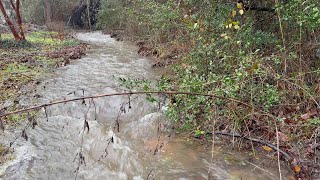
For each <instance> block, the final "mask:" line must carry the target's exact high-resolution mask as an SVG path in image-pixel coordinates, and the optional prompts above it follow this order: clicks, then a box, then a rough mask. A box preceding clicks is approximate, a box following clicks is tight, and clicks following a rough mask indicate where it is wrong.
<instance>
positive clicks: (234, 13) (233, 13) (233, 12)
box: [231, 9, 237, 17]
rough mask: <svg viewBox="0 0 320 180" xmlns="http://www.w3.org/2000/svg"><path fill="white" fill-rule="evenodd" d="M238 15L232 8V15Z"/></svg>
mask: <svg viewBox="0 0 320 180" xmlns="http://www.w3.org/2000/svg"><path fill="white" fill-rule="evenodd" d="M236 15H237V11H235V10H233V9H232V11H231V16H232V17H235V16H236Z"/></svg>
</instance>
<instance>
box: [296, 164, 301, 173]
mask: <svg viewBox="0 0 320 180" xmlns="http://www.w3.org/2000/svg"><path fill="white" fill-rule="evenodd" d="M300 171H301V168H300V166H298V165H296V166H294V172H296V173H299V172H300Z"/></svg>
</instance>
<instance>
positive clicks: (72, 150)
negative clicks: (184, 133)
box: [0, 32, 278, 180]
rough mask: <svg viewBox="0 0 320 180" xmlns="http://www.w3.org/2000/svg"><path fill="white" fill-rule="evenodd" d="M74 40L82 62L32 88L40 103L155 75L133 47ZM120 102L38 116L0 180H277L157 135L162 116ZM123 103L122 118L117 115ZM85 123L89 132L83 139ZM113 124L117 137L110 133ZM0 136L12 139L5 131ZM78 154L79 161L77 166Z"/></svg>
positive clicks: (236, 159)
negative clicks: (84, 48) (83, 52)
mask: <svg viewBox="0 0 320 180" xmlns="http://www.w3.org/2000/svg"><path fill="white" fill-rule="evenodd" d="M77 38H78V39H80V40H82V41H85V42H87V43H90V44H91V47H90V49H89V51H88V53H87V56H86V57H84V58H82V59H80V60H77V61H72V63H71V64H70V65H68V66H66V67H63V68H60V69H58V70H57V71H56V72H55V73H54V74H53V75H52V77H53V78H50V79H48V80H44V81H43V82H42V84H40V85H39V87H38V89H37V93H38V94H39V95H40V96H41V98H40V99H39V101H40V102H42V103H44V102H49V101H51V100H55V99H63V98H72V97H79V96H83V95H94V94H102V93H114V92H123V89H122V88H120V87H119V85H118V83H117V81H116V80H115V78H114V76H115V77H134V78H144V79H154V78H157V77H159V76H160V72H157V71H158V70H155V69H152V68H151V64H152V62H151V60H150V59H146V58H144V57H141V56H139V55H137V54H136V48H135V47H134V46H130V45H128V44H126V43H123V42H117V41H115V40H113V39H111V38H110V37H109V36H107V35H103V34H102V33H100V32H91V33H78V34H77ZM127 100H128V97H120V96H117V97H105V98H99V99H95V100H94V102H92V101H89V100H87V101H86V102H85V104H83V103H81V102H70V103H67V104H62V105H55V106H52V107H48V108H47V111H46V113H47V114H48V119H47V117H46V116H45V115H44V114H45V112H44V111H43V112H42V113H40V114H42V115H39V116H40V117H39V118H38V119H37V121H38V126H36V127H35V128H34V129H30V130H27V135H28V141H25V140H24V139H23V138H19V139H18V140H17V141H16V143H15V144H14V147H15V149H14V152H13V154H12V160H10V161H8V162H6V163H5V164H2V166H1V168H0V173H1V178H2V179H75V178H77V179H164V180H166V179H208V171H209V170H210V173H209V174H210V179H278V178H277V177H278V174H277V168H276V167H274V168H272V167H268V168H267V169H265V166H264V167H263V166H262V163H261V162H259V160H258V161H254V162H253V163H251V162H249V161H247V158H246V156H242V155H241V154H239V153H234V152H232V151H226V150H223V149H219V148H218V149H216V150H215V151H214V152H213V153H211V149H210V148H209V149H206V148H204V146H203V145H200V144H198V143H197V142H192V141H187V140H186V138H183V137H177V136H176V137H171V138H169V133H164V132H163V133H160V132H159V131H158V128H159V127H161V128H160V129H164V128H163V127H164V124H163V123H162V121H161V120H162V119H164V118H163V116H162V114H161V113H160V112H159V111H158V109H157V106H155V105H152V104H150V103H147V102H145V100H144V98H143V97H137V98H136V96H132V97H131V106H132V108H131V109H128V103H127ZM29 103H30V102H29ZM123 103H124V107H125V108H126V113H125V114H124V113H122V114H121V115H120V116H119V110H120V107H121V104H123ZM89 106H90V109H89ZM85 117H86V119H87V120H88V121H89V128H90V131H89V132H87V130H86V131H85V133H83V131H82V129H83V127H84V118H85ZM117 118H119V119H118V120H119V130H120V132H117V130H115V129H114V127H115V121H116V119H117ZM116 129H117V128H116ZM2 138H7V139H12V137H11V135H10V133H7V134H5V135H3V136H2ZM168 139H170V141H169V140H168ZM81 148H82V151H81V154H82V155H83V157H84V162H83V163H82V164H80V166H79V163H78V161H79V152H80V149H81ZM257 163H258V164H257ZM78 167H79V170H78V172H76V169H77V168H78Z"/></svg>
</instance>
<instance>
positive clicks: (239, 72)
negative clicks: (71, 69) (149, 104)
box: [99, 0, 320, 179]
mask: <svg viewBox="0 0 320 180" xmlns="http://www.w3.org/2000/svg"><path fill="white" fill-rule="evenodd" d="M124 9H125V10H124ZM99 16H100V21H99V22H100V23H99V24H100V27H102V28H106V29H121V30H123V31H124V32H125V33H124V34H126V35H128V36H130V37H131V38H134V39H135V40H140V41H141V40H142V41H145V42H146V43H147V44H149V45H150V46H151V47H152V48H153V49H154V50H155V51H156V52H157V54H158V56H157V57H169V56H166V55H167V54H175V55H177V54H178V57H179V61H178V62H177V63H176V64H175V65H174V66H173V70H174V72H175V74H174V76H164V77H163V78H162V79H161V80H160V81H159V82H157V83H154V84H153V85H150V83H147V84H148V85H146V83H145V82H141V84H140V87H144V89H145V90H150V89H157V90H163V91H168V90H169V91H170V90H171V91H172V90H174V91H182V92H198V93H207V94H216V95H219V96H224V97H228V98H234V99H236V100H239V101H241V102H244V103H246V104H249V105H250V106H243V104H241V103H235V102H231V101H228V100H223V99H214V98H207V97H198V96H190V95H176V96H173V97H170V101H169V104H168V107H169V108H168V111H167V115H168V116H169V117H170V118H171V119H172V120H173V121H174V122H176V123H177V125H178V126H179V128H180V129H182V130H183V131H191V132H194V134H195V135H196V136H199V135H201V134H205V133H207V132H211V131H212V129H216V130H220V131H228V132H237V133H239V134H242V135H246V136H248V135H249V136H256V137H259V138H261V139H264V140H267V141H270V142H276V137H277V136H276V134H278V138H280V147H283V148H285V149H286V150H287V151H288V152H289V153H290V154H292V155H293V156H294V157H295V158H294V159H293V161H294V163H293V164H294V167H299V168H293V170H294V171H295V172H296V174H297V177H300V178H305V179H307V178H310V175H311V174H313V175H317V174H318V175H319V173H320V172H318V171H317V170H316V168H314V167H320V166H319V164H316V163H312V162H319V154H318V153H317V151H318V150H319V149H318V147H315V145H316V144H315V142H319V141H320V136H319V134H320V129H319V124H320V121H319V117H320V114H319V109H320V106H319V103H320V101H319V100H320V97H319V94H320V93H319V92H320V83H319V82H320V76H319V75H320V74H319V73H320V66H319V60H320V56H319V55H317V52H318V51H320V50H319V49H320V46H319V43H320V39H319V37H320V36H319V35H320V34H319V33H320V31H319V27H320V8H319V6H318V2H317V1H316V0H310V1H305V2H302V1H299V0H294V1H290V2H289V1H288V2H287V1H286V2H277V1H276V3H275V2H273V1H265V2H256V3H254V4H250V3H247V4H243V3H237V2H233V1H230V2H229V1H226V2H218V3H217V2H215V1H198V0H188V1H171V0H168V1H161V2H158V1H153V0H144V1H142V0H138V1H134V2H132V1H126V0H121V1H115V0H104V1H102V10H101V11H100V14H99ZM159 54H160V55H159ZM135 84H137V86H139V83H135ZM276 127H278V129H280V131H278V130H277V129H276ZM294 147H295V148H294ZM311 147H312V148H311ZM301 153H302V154H303V155H302V156H303V157H301V156H300V158H297V156H296V155H298V154H301ZM306 162H308V163H306ZM311 164H312V165H311ZM300 166H301V168H300ZM301 169H302V170H301ZM302 171H303V172H304V173H301V172H302ZM306 172H307V173H306Z"/></svg>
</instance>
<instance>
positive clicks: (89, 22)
mask: <svg viewBox="0 0 320 180" xmlns="http://www.w3.org/2000/svg"><path fill="white" fill-rule="evenodd" d="M87 13H88V25H89V29H91V16H90V0H87Z"/></svg>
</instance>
